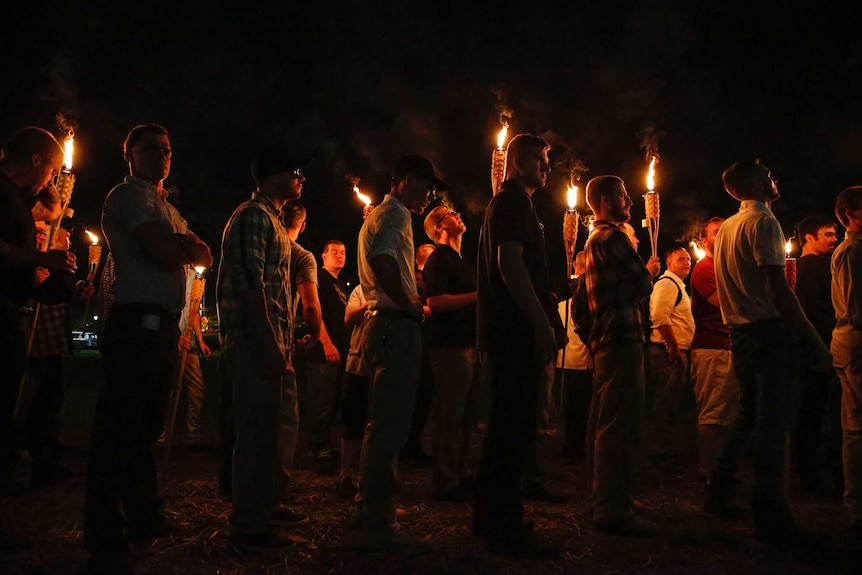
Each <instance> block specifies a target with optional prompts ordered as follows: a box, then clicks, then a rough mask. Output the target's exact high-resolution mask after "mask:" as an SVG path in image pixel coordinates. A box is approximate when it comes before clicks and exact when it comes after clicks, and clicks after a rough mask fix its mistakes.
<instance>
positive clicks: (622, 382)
mask: <svg viewBox="0 0 862 575" xmlns="http://www.w3.org/2000/svg"><path fill="white" fill-rule="evenodd" d="M587 203H588V204H589V206H590V208H592V210H593V212H594V213H595V214H596V221H595V224H594V227H593V231H592V233H591V234H590V237H589V239H588V240H587V245H586V246H585V248H584V251H585V252H586V255H587V262H586V267H587V271H586V282H585V283H586V288H587V299H588V301H589V308H590V315H591V316H592V327H591V329H590V337H589V341H588V345H589V347H590V351H591V352H592V354H593V361H594V366H595V367H594V369H595V376H594V388H593V389H594V392H593V400H592V405H591V407H590V420H589V425H588V431H587V434H588V437H587V460H588V469H591V471H592V476H591V478H590V480H591V485H592V498H593V525H594V526H595V528H596V529H598V530H600V531H606V532H610V533H618V534H621V535H634V536H638V535H651V534H653V533H655V532H656V531H657V530H658V526H657V525H656V524H654V523H651V522H649V521H645V520H643V519H640V518H638V517H635V515H634V512H633V510H634V501H633V499H632V496H631V483H632V472H633V467H634V463H635V456H636V453H637V449H638V442H639V439H640V437H639V436H640V427H641V418H642V413H643V408H644V369H643V360H644V338H645V330H644V317H643V316H644V313H645V309H644V303H643V302H644V299H645V298H647V297H648V296H649V295H650V293H651V292H652V287H653V284H652V278H653V277H655V276H656V275H658V272H659V271H660V268H661V262H660V261H659V259H658V258H657V257H655V256H653V257H651V258H650V260H649V262H647V264H646V266H644V263H643V260H641V258H640V256H638V254H637V252H636V251H635V248H634V247H633V244H632V242H631V241H630V240H629V238H628V237H627V236H626V234H625V232H623V231H622V229H621V224H623V223H625V222H628V221H629V219H630V218H631V214H630V209H631V206H632V200H631V198H630V197H629V194H628V192H627V191H626V187H625V184H624V183H623V181H622V179H620V178H618V177H617V176H598V177H596V178H593V179H592V180H590V181H589V183H588V184H587Z"/></svg>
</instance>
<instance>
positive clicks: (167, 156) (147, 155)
mask: <svg viewBox="0 0 862 575" xmlns="http://www.w3.org/2000/svg"><path fill="white" fill-rule="evenodd" d="M172 155H173V150H171V142H170V140H169V139H168V136H167V135H166V134H144V135H143V136H141V139H140V140H138V142H137V143H136V144H135V145H134V147H132V148H130V149H129V150H128V151H127V153H126V159H127V160H128V161H129V166H130V168H131V173H132V175H133V176H136V177H138V178H141V179H144V180H146V181H148V182H153V183H156V182H161V181H162V180H164V179H165V178H167V177H168V174H170V173H171V156H172Z"/></svg>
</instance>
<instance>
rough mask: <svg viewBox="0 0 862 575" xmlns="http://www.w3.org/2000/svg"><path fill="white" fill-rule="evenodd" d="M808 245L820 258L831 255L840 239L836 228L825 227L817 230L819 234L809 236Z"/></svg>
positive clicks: (807, 238) (807, 237)
mask: <svg viewBox="0 0 862 575" xmlns="http://www.w3.org/2000/svg"><path fill="white" fill-rule="evenodd" d="M805 239H806V245H807V246H810V247H811V248H812V249H813V250H814V253H816V254H817V255H819V256H822V255H826V254H831V253H832V252H834V251H835V246H836V245H838V237H837V236H836V234H835V226H824V227H822V228H820V229H819V230H817V234H815V235H812V234H807V236H806V238H805Z"/></svg>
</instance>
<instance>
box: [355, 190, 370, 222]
mask: <svg viewBox="0 0 862 575" xmlns="http://www.w3.org/2000/svg"><path fill="white" fill-rule="evenodd" d="M353 193H354V194H356V197H357V198H359V200H360V201H361V202H362V203H363V204H365V207H363V208H362V219H363V220H367V219H368V214H370V213H371V210H373V209H374V206H372V205H371V198H369V197H368V196H366V195H365V194H363V193H362V192H360V191H359V186H358V185H355V186H353Z"/></svg>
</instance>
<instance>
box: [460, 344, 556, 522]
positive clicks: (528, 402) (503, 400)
mask: <svg viewBox="0 0 862 575" xmlns="http://www.w3.org/2000/svg"><path fill="white" fill-rule="evenodd" d="M486 361H487V363H486V367H485V369H486V375H487V381H488V384H489V387H490V390H489V391H490V413H489V417H488V431H487V433H486V435H485V442H484V444H483V445H482V455H481V459H480V461H479V473H478V475H477V477H476V501H475V504H474V507H473V519H474V523H475V524H480V525H482V526H487V527H491V528H492V529H493V530H495V531H497V532H499V533H500V535H501V536H504V537H505V536H507V535H509V536H515V535H516V534H517V533H518V532H519V531H520V529H521V520H522V518H523V515H524V507H523V503H522V500H521V482H522V475H523V465H524V462H525V458H526V457H527V454H528V452H529V449H530V448H531V444H532V443H533V442H534V441H535V437H536V422H537V410H538V401H539V379H540V378H541V375H542V371H543V370H544V366H543V365H542V364H541V362H538V361H536V360H535V359H533V358H532V357H531V356H528V355H522V354H521V353H494V352H488V354H487V360H486Z"/></svg>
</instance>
